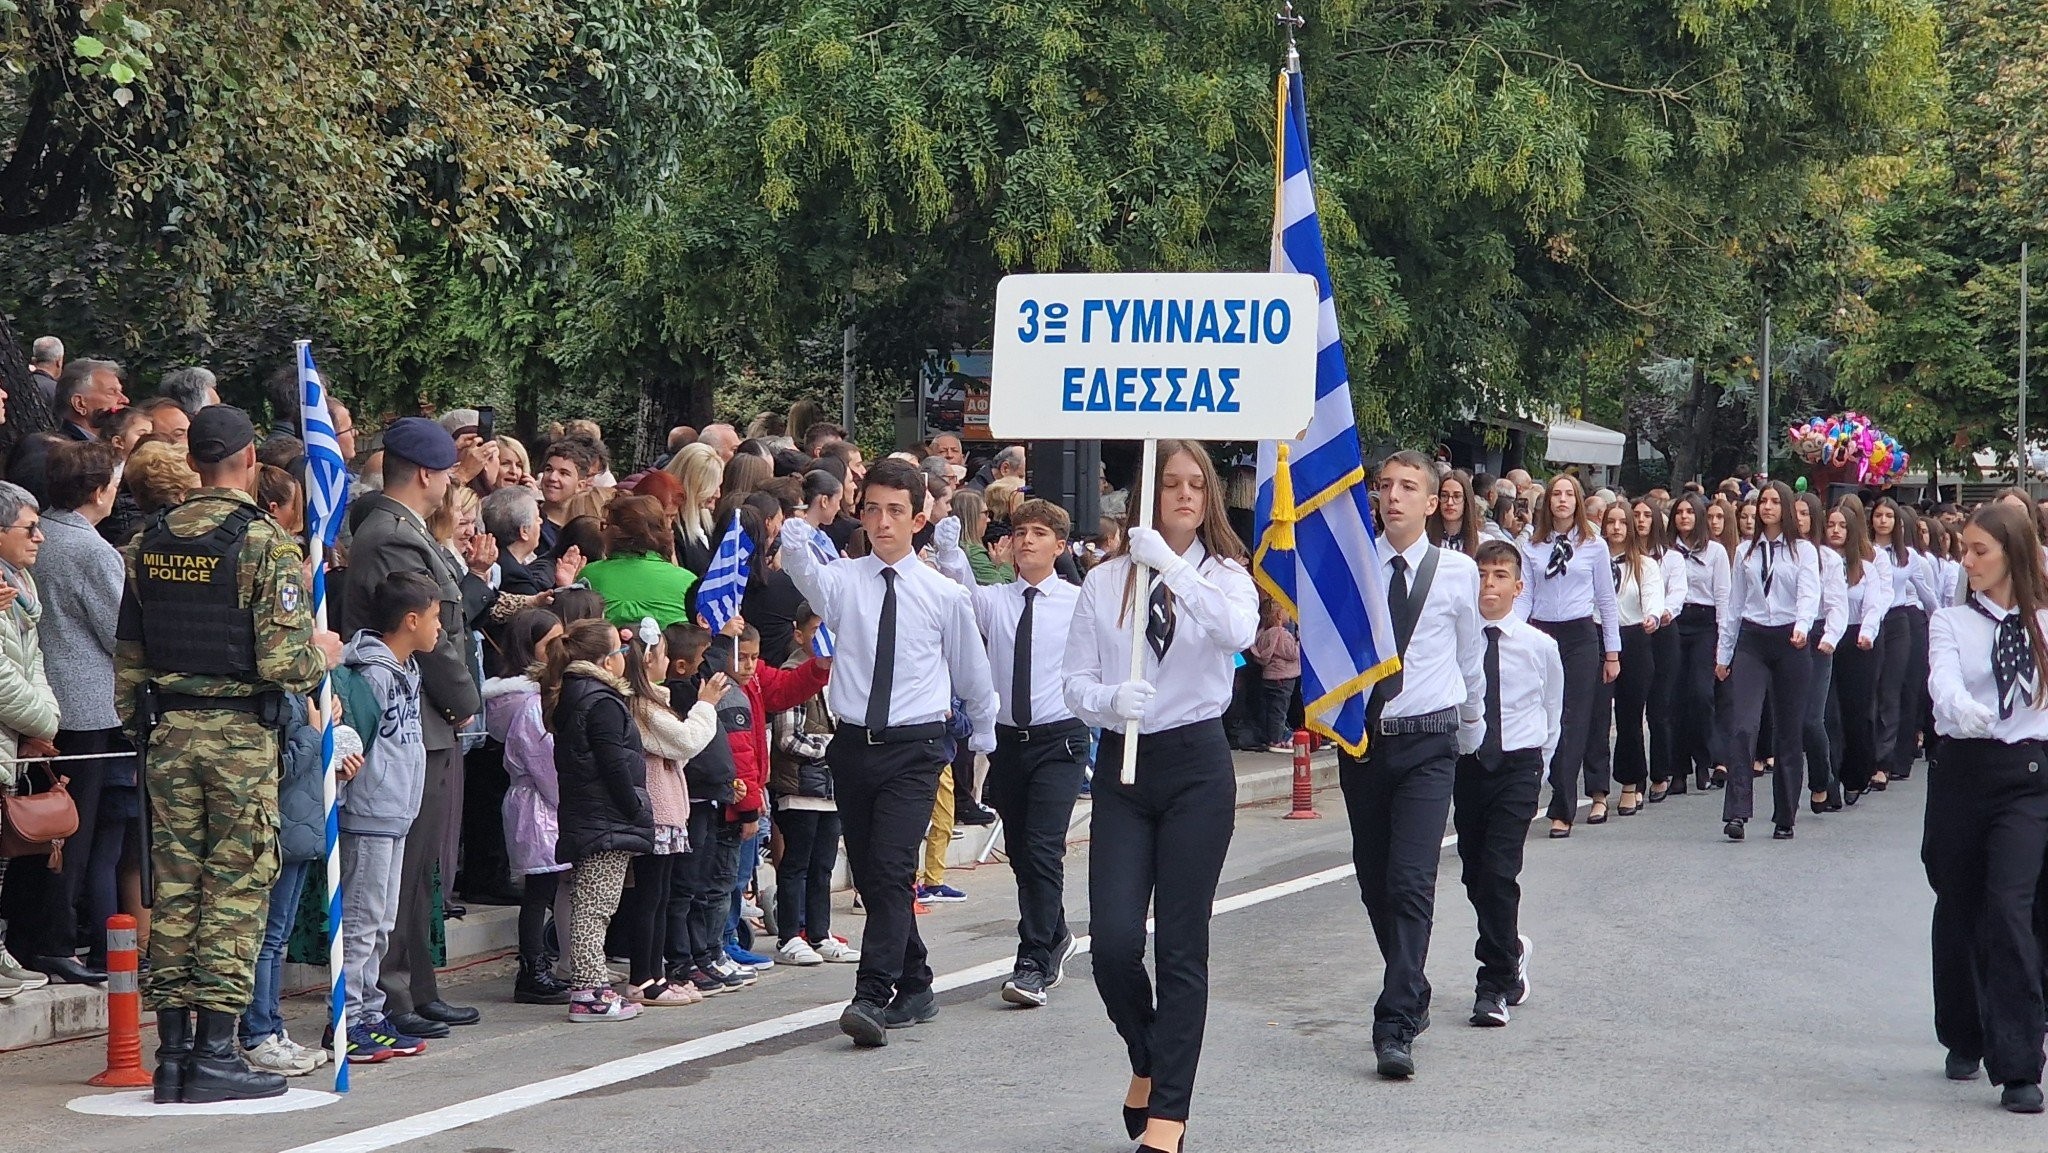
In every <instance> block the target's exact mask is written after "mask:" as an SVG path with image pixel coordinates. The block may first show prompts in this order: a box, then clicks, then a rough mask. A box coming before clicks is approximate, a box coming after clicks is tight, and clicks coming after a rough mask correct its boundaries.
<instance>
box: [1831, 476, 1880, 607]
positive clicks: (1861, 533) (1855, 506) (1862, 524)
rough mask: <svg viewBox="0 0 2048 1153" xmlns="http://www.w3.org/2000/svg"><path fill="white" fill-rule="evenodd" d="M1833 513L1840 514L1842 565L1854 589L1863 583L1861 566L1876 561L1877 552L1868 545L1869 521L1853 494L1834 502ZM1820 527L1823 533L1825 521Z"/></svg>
mask: <svg viewBox="0 0 2048 1153" xmlns="http://www.w3.org/2000/svg"><path fill="white" fill-rule="evenodd" d="M1834 511H1836V512H1838V513H1841V514H1842V525H1843V531H1842V564H1843V565H1844V566H1845V567H1846V568H1847V569H1848V570H1849V584H1850V586H1851V587H1854V586H1856V585H1859V584H1862V583H1863V566H1864V565H1866V564H1869V563H1870V562H1871V561H1874V560H1876V559H1877V550H1876V549H1875V548H1872V547H1871V545H1870V521H1869V520H1868V519H1866V518H1865V516H1864V513H1863V502H1862V501H1860V500H1858V499H1856V494H1855V493H1849V494H1848V495H1846V496H1844V497H1843V498H1842V499H1840V500H1838V501H1836V502H1835V509H1834ZM1822 526H1823V529H1822V531H1823V532H1825V531H1826V529H1825V526H1826V522H1825V521H1823V522H1822ZM1822 539H1826V538H1825V537H1823V538H1822Z"/></svg>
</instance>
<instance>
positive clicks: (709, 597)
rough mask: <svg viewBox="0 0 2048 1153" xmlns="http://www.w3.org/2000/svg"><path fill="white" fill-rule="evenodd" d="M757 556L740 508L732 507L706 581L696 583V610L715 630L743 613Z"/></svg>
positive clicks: (713, 630)
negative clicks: (743, 523) (748, 577)
mask: <svg viewBox="0 0 2048 1153" xmlns="http://www.w3.org/2000/svg"><path fill="white" fill-rule="evenodd" d="M753 558H754V542H753V540H752V539H751V538H749V537H748V536H747V530H746V529H744V528H742V527H741V526H740V511H739V510H738V509H734V510H733V511H732V527H731V528H729V529H726V530H725V537H724V539H722V540H720V541H719V542H718V552H717V553H715V554H713V556H712V557H711V568H710V569H709V570H708V571H707V572H705V574H704V583H703V584H701V585H698V586H697V611H698V612H699V613H701V614H703V616H704V623H705V624H707V625H709V626H710V628H711V631H712V632H714V633H716V632H718V631H720V630H721V629H723V628H725V626H726V622H728V621H730V620H732V618H734V617H736V616H738V615H740V600H741V598H743V597H744V596H745V595H746V592H747V572H748V569H749V566H750V563H751V562H752V560H753Z"/></svg>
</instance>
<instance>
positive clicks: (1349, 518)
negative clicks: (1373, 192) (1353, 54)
mask: <svg viewBox="0 0 2048 1153" xmlns="http://www.w3.org/2000/svg"><path fill="white" fill-rule="evenodd" d="M1305 100H1306V96H1305V90H1304V88H1303V86H1302V80H1301V72H1300V71H1299V69H1298V68H1296V67H1290V68H1289V69H1288V70H1287V71H1286V72H1283V73H1281V75H1280V87H1279V100H1278V104H1279V112H1280V123H1279V127H1278V133H1277V136H1276V141H1277V143H1278V146H1279V158H1278V161H1279V162H1278V165H1277V173H1276V180H1275V187H1274V196H1273V271H1274V272H1295V273H1306V274H1308V275H1310V276H1313V277H1315V278H1316V283H1317V285H1318V286H1320V287H1321V289H1322V309H1321V312H1320V314H1319V315H1318V317H1317V320H1316V338H1317V347H1318V348H1319V349H1320V350H1321V351H1320V352H1319V353H1318V354H1317V357H1316V408H1315V416H1314V417H1313V419H1311V420H1310V422H1309V427H1308V432H1307V434H1306V435H1304V436H1303V437H1302V438H1301V439H1300V440H1297V441H1277V442H1276V441H1263V442H1261V443H1260V445H1259V467H1258V478H1259V493H1258V503H1257V506H1256V509H1255V510H1254V514H1253V515H1254V518H1255V524H1256V526H1257V529H1258V532H1257V536H1258V543H1257V545H1256V547H1255V548H1254V550H1253V554H1252V573H1253V576H1254V577H1255V578H1256V579H1257V580H1258V582H1259V585H1260V587H1262V588H1264V589H1265V590H1266V592H1267V594H1268V595H1270V596H1272V597H1273V598H1274V599H1276V600H1278V601H1279V602H1280V603H1281V604H1282V605H1283V606H1285V607H1286V609H1287V611H1288V614H1289V615H1290V616H1292V617H1293V618H1294V619H1295V620H1296V621H1297V622H1299V624H1300V626H1301V697H1302V701H1303V712H1304V714H1305V722H1306V724H1307V726H1308V727H1309V728H1310V729H1312V730H1314V731H1315V732H1318V733H1321V734H1322V735H1323V736H1325V737H1328V738H1329V739H1331V740H1333V741H1335V742H1336V743H1337V745H1338V746H1339V747H1341V748H1342V749H1344V750H1345V751H1346V752H1348V753H1350V754H1352V755H1353V756H1358V755H1361V754H1363V753H1364V752H1365V744H1366V724H1365V706H1366V701H1367V698H1368V697H1369V696H1370V694H1371V692H1372V686H1373V685H1374V684H1375V683H1376V682H1378V681H1379V680H1380V679H1381V678H1382V677H1385V676H1387V675H1388V674H1390V673H1392V672H1394V671H1395V670H1396V669H1398V668H1400V667H1401V658H1400V656H1399V654H1398V653H1397V651H1396V649H1395V646H1394V627H1393V620H1392V618H1391V616H1390V615H1389V614H1388V612H1387V594H1386V589H1385V588H1383V587H1382V586H1381V584H1380V577H1379V561H1378V554H1377V552H1376V544H1375V541H1374V536H1373V529H1372V509H1371V505H1370V504H1369V503H1368V494H1369V488H1368V486H1367V484H1366V479H1365V465H1364V459H1363V454H1362V453H1361V451H1360V449H1359V444H1358V427H1357V423H1356V421H1355V420H1354V419H1353V417H1352V413H1351V373H1350V370H1349V369H1348V368H1346V366H1345V363H1344V345H1343V343H1342V341H1341V340H1340V339H1339V338H1338V334H1337V302H1336V297H1335V295H1334V294H1333V293H1332V291H1331V288H1330V264H1329V260H1328V258H1327V257H1326V255H1325V253H1324V250H1323V227H1322V222H1321V221H1320V220H1318V219H1317V217H1316V197H1315V183H1314V177H1313V175H1312V174H1311V170H1310V166H1309V153H1308V112H1307V108H1306V105H1305Z"/></svg>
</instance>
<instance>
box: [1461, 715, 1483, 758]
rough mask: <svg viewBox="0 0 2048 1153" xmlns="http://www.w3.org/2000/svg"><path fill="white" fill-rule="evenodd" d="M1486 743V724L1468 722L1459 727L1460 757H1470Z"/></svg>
mask: <svg viewBox="0 0 2048 1153" xmlns="http://www.w3.org/2000/svg"><path fill="white" fill-rule="evenodd" d="M1485 743H1486V722H1485V721H1467V722H1465V723H1464V724H1462V725H1459V726H1458V755H1459V756H1461V757H1469V756H1471V755H1472V754H1473V753H1476V752H1478V751H1479V746H1480V745H1483V744H1485Z"/></svg>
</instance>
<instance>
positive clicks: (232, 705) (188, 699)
mask: <svg viewBox="0 0 2048 1153" xmlns="http://www.w3.org/2000/svg"><path fill="white" fill-rule="evenodd" d="M282 695H283V694H281V693H276V692H267V693H258V694H256V695H255V696H253V697H201V696H194V695H192V694H190V693H172V692H165V691H164V690H162V689H158V690H157V693H156V703H157V708H159V709H161V710H163V711H164V712H167V713H191V712H200V711H204V710H209V709H213V710H219V711H221V712H226V713H249V714H250V715H252V716H258V717H262V716H275V715H276V709H277V707H278V699H279V698H280V697H281V696H282Z"/></svg>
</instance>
